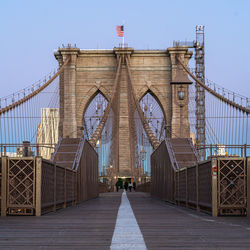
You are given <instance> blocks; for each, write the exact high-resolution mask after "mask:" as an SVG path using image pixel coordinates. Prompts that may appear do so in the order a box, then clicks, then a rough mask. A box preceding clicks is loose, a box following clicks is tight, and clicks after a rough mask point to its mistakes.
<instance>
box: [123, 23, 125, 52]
mask: <svg viewBox="0 0 250 250" xmlns="http://www.w3.org/2000/svg"><path fill="white" fill-rule="evenodd" d="M122 23H123V24H122V25H123V37H122V48H124V36H125V28H124V23H125V22H124V20H123V22H122Z"/></svg>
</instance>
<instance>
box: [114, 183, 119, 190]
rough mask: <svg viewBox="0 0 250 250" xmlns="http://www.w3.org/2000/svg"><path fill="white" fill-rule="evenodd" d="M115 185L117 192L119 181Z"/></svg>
mask: <svg viewBox="0 0 250 250" xmlns="http://www.w3.org/2000/svg"><path fill="white" fill-rule="evenodd" d="M115 187H116V192H118V191H119V181H117V182H116V184H115Z"/></svg>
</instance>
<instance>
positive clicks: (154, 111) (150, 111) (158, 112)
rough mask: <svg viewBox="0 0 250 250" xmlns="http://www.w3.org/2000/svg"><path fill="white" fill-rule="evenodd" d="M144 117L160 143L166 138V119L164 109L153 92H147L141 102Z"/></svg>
mask: <svg viewBox="0 0 250 250" xmlns="http://www.w3.org/2000/svg"><path fill="white" fill-rule="evenodd" d="M140 106H141V108H142V111H143V113H144V116H145V118H146V120H147V122H148V124H149V126H150V127H151V129H152V131H153V132H154V134H155V136H156V137H157V139H158V140H159V141H162V140H163V139H164V138H166V127H167V126H166V125H167V124H166V117H165V115H164V111H163V108H162V106H161V104H160V102H159V101H158V99H157V97H156V96H155V95H154V94H153V92H152V91H150V90H149V91H147V92H146V93H145V94H144V96H143V97H142V98H141V100H140Z"/></svg>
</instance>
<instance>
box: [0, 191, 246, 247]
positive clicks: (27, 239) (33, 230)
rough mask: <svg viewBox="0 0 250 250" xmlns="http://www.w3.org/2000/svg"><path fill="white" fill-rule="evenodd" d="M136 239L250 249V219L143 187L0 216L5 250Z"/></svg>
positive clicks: (152, 243) (0, 243) (166, 244)
mask: <svg viewBox="0 0 250 250" xmlns="http://www.w3.org/2000/svg"><path fill="white" fill-rule="evenodd" d="M121 197H123V198H122V203H121ZM127 197H128V199H127ZM130 205H131V207H132V209H131V207H130ZM118 211H119V213H118ZM117 215H118V216H117ZM133 231H134V233H133V236H132V235H131V232H133ZM127 236H128V237H127ZM144 242H145V243H144ZM127 244H130V245H127ZM133 244H137V247H138V248H137V249H138V250H139V249H148V250H158V249H159V250H162V249H167V250H168V249H185V250H187V249H216V250H217V249H219V250H220V249H229V250H238V249H240V250H243V249H250V219H249V218H246V217H218V218H213V217H211V216H210V215H206V214H204V213H198V212H196V211H194V210H191V209H186V208H181V207H176V206H174V205H170V204H168V203H166V202H163V201H160V200H157V199H153V198H151V197H150V196H149V194H146V193H140V192H131V193H130V192H127V194H126V195H125V194H124V195H122V192H118V193H105V194H101V195H100V197H99V198H97V199H93V200H90V201H87V202H85V203H83V204H80V205H77V206H74V207H69V208H67V209H62V210H59V211H57V212H56V213H49V214H47V215H43V216H41V217H28V216H27V217H19V216H15V217H14V216H12V217H10V216H9V217H0V249H15V250H16V249H17V250H19V249H23V250H24V249H27V250H30V249H32V250H33V249H58V250H59V249H86V250H93V249H98V250H102V249H112V250H113V249H128V250H131V249H136V248H133ZM143 244H145V245H143ZM118 247H119V248H118Z"/></svg>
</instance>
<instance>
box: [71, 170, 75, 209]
mask: <svg viewBox="0 0 250 250" xmlns="http://www.w3.org/2000/svg"><path fill="white" fill-rule="evenodd" d="M74 174H75V173H74V171H72V178H71V181H72V194H71V195H72V201H71V206H74Z"/></svg>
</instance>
